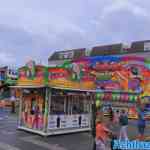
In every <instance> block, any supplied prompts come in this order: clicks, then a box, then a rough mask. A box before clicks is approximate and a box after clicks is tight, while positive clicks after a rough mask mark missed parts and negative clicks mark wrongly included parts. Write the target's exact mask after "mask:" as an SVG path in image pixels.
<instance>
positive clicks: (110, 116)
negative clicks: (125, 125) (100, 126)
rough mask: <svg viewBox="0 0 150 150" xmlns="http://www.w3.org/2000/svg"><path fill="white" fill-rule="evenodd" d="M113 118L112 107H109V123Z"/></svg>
mask: <svg viewBox="0 0 150 150" xmlns="http://www.w3.org/2000/svg"><path fill="white" fill-rule="evenodd" d="M113 117H114V112H113V110H112V107H111V106H110V107H109V119H110V122H112V121H113Z"/></svg>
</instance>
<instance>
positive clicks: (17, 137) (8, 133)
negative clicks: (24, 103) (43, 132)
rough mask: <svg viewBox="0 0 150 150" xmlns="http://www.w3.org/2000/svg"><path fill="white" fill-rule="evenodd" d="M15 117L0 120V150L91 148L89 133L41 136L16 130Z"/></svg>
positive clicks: (85, 149) (77, 149)
mask: <svg viewBox="0 0 150 150" xmlns="http://www.w3.org/2000/svg"><path fill="white" fill-rule="evenodd" d="M16 127H17V117H15V116H9V117H8V118H6V119H3V120H0V150H91V149H92V138H91V135H90V133H88V132H84V133H78V134H68V135H59V136H50V137H46V138H44V137H41V136H38V135H35V134H31V133H28V132H25V131H21V130H17V129H16Z"/></svg>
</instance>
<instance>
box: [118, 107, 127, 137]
mask: <svg viewBox="0 0 150 150" xmlns="http://www.w3.org/2000/svg"><path fill="white" fill-rule="evenodd" d="M119 122H120V125H121V128H120V135H119V140H122V139H123V140H128V135H127V127H128V116H127V113H126V111H125V110H122V111H121V115H120V119H119Z"/></svg>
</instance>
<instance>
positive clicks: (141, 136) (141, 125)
mask: <svg viewBox="0 0 150 150" xmlns="http://www.w3.org/2000/svg"><path fill="white" fill-rule="evenodd" d="M137 126H138V132H139V140H144V131H145V127H146V120H145V115H144V106H141V108H140V110H139V111H138V124H137Z"/></svg>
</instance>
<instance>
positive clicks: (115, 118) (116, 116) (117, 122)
mask: <svg viewBox="0 0 150 150" xmlns="http://www.w3.org/2000/svg"><path fill="white" fill-rule="evenodd" d="M119 118H120V113H119V110H116V112H115V113H114V117H113V123H114V124H115V125H118V124H119Z"/></svg>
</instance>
